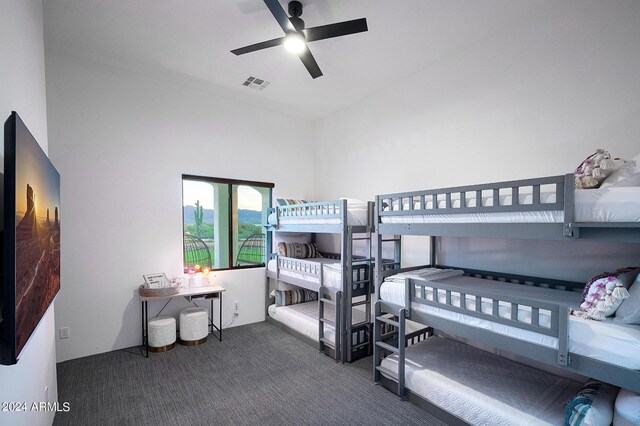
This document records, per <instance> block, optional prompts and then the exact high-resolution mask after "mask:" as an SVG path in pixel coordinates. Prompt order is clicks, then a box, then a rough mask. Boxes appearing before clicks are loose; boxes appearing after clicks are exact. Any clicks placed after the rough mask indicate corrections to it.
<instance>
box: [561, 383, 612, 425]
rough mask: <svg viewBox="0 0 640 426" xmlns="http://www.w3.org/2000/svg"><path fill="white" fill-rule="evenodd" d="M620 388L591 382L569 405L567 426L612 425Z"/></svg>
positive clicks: (565, 418)
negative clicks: (614, 407)
mask: <svg viewBox="0 0 640 426" xmlns="http://www.w3.org/2000/svg"><path fill="white" fill-rule="evenodd" d="M618 390H619V388H617V387H615V386H612V385H608V384H606V383H602V382H598V381H596V380H589V381H587V383H585V384H584V386H582V388H580V390H579V391H578V392H577V393H576V395H575V396H574V397H573V398H571V400H570V401H569V402H568V403H567V406H566V408H565V413H564V424H565V426H591V425H595V426H600V425H610V424H611V422H612V421H613V406H614V403H615V400H616V395H617V394H618Z"/></svg>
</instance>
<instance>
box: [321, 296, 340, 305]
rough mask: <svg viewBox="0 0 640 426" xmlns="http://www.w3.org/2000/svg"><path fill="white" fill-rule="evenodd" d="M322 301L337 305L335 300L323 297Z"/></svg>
mask: <svg viewBox="0 0 640 426" xmlns="http://www.w3.org/2000/svg"><path fill="white" fill-rule="evenodd" d="M320 301H321V302H322V303H328V304H330V305H333V306H335V305H336V301H335V300H331V299H325V298H321V299H320Z"/></svg>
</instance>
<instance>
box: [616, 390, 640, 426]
mask: <svg viewBox="0 0 640 426" xmlns="http://www.w3.org/2000/svg"><path fill="white" fill-rule="evenodd" d="M613 424H614V426H634V425H636V426H637V425H640V393H636V392H631V391H630V390H627V389H620V393H618V397H617V398H616V404H615V407H614V409H613Z"/></svg>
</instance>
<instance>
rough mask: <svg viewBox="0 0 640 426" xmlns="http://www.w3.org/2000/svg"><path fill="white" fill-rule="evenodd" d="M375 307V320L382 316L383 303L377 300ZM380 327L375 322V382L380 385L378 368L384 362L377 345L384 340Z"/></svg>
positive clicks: (379, 324) (378, 323)
mask: <svg viewBox="0 0 640 426" xmlns="http://www.w3.org/2000/svg"><path fill="white" fill-rule="evenodd" d="M373 306H374V309H373V312H374V315H375V318H378V317H379V316H381V315H382V307H381V302H380V301H379V300H376V301H375V303H374V305H373ZM380 327H381V322H380V321H373V381H374V382H375V383H378V382H379V381H380V370H378V366H379V365H380V362H381V361H382V360H381V359H380V358H381V357H380V349H379V348H378V346H377V345H376V342H379V341H380V340H381V338H382V330H381V329H380Z"/></svg>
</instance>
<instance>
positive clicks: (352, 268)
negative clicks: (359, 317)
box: [343, 226, 374, 362]
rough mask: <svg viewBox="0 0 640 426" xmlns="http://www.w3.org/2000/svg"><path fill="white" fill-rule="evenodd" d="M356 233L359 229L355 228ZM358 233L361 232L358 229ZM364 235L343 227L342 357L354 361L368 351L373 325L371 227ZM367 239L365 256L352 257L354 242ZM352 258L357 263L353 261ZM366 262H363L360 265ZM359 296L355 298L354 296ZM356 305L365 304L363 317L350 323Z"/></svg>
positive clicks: (371, 339)
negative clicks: (344, 242) (344, 229)
mask: <svg viewBox="0 0 640 426" xmlns="http://www.w3.org/2000/svg"><path fill="white" fill-rule="evenodd" d="M358 233H359V232H358ZM359 234H360V233H359ZM362 234H365V236H359V237H354V232H353V228H352V227H351V226H349V227H348V228H347V230H346V239H345V240H346V244H345V249H346V250H345V251H344V253H345V256H346V258H347V262H346V265H345V269H346V273H345V278H346V284H345V293H344V299H343V301H344V304H343V305H344V309H345V312H344V314H345V315H344V317H343V318H344V326H345V327H344V334H343V342H344V346H343V348H344V354H343V355H344V357H345V358H344V360H345V361H346V362H353V361H355V360H357V359H360V358H362V357H364V356H368V355H371V351H372V347H373V325H372V323H371V294H372V293H373V290H374V286H373V283H374V281H373V265H372V263H371V260H372V257H371V256H372V249H373V247H372V246H373V243H372V235H371V231H370V230H367V232H364V233H362ZM354 241H366V242H367V248H366V249H367V250H368V252H369V253H368V256H367V257H365V258H363V259H354V258H353V242H354ZM354 262H356V263H357V265H354ZM363 264H366V265H363ZM356 297H357V298H359V299H358V300H357V301H354V298H356ZM358 306H364V307H365V320H364V321H361V322H358V323H355V324H354V323H353V309H354V308H357V307H358Z"/></svg>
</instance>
